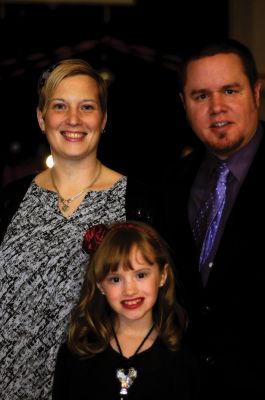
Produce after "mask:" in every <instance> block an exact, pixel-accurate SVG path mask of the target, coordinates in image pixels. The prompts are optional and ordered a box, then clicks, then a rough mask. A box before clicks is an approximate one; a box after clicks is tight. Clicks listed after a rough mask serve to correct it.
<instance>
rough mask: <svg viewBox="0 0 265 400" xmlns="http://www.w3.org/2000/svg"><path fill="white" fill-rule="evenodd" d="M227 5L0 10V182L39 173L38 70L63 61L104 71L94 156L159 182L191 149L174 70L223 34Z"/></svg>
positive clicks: (147, 2)
mask: <svg viewBox="0 0 265 400" xmlns="http://www.w3.org/2000/svg"><path fill="white" fill-rule="evenodd" d="M228 20H229V15H228V0H227V1H224V0H222V1H221V2H218V4H216V2H214V1H196V2H193V1H182V2H180V1H175V0H163V1H157V0H138V1H137V0H136V1H135V5H133V6H118V5H116V6H103V5H89V4H87V5H79V4H68V5H66V4H56V2H55V3H53V4H50V5H48V4H38V5H36V4H35V5H34V4H31V3H25V4H21V3H20V4H10V3H7V4H5V3H4V5H2V8H1V19H0V37H1V39H0V43H1V47H0V50H1V51H0V89H1V98H2V102H1V103H2V105H1V138H2V143H1V165H0V167H1V169H0V173H1V184H4V183H6V182H7V181H10V180H13V179H15V178H17V177H18V176H20V175H25V174H26V173H28V172H31V170H32V169H33V170H38V169H40V168H42V165H41V162H42V158H43V156H44V154H46V153H47V152H48V148H47V144H46V142H45V137H44V136H43V135H41V132H40V130H39V128H38V125H37V120H36V116H35V109H36V101H37V98H36V85H37V80H38V77H39V75H40V74H41V72H42V70H43V69H44V68H45V67H47V66H49V65H50V64H52V63H54V62H56V61H58V60H60V59H62V58H68V57H69V58H70V57H79V58H84V59H85V60H87V61H88V62H90V63H91V64H92V65H93V66H94V67H95V68H96V69H98V70H102V69H108V71H109V72H110V73H111V74H112V76H113V80H112V82H111V84H110V87H109V107H108V110H109V111H108V123H107V127H106V133H105V134H104V135H103V137H102V142H101V145H100V149H99V158H100V159H101V161H102V162H103V163H106V164H107V165H108V166H110V167H112V168H114V169H116V170H119V171H121V172H123V173H125V174H133V175H135V176H137V177H140V178H141V179H144V180H145V179H149V180H151V181H153V182H154V183H157V184H159V185H160V184H161V183H162V182H161V181H162V180H163V173H162V171H163V170H164V168H165V167H166V165H167V164H168V165H169V164H170V162H171V160H172V158H175V157H180V154H181V151H182V148H183V147H184V146H186V145H195V144H196V139H195V137H194V135H193V134H192V132H191V131H190V129H189V127H188V125H187V122H186V119H185V114H184V111H183V109H182V105H181V103H180V100H179V98H178V94H177V66H178V64H179V61H180V59H181V56H182V55H183V54H184V52H186V51H187V50H188V49H189V48H190V47H191V46H194V45H195V44H197V42H198V41H202V40H204V39H209V38H213V37H216V38H220V37H226V36H227V35H228Z"/></svg>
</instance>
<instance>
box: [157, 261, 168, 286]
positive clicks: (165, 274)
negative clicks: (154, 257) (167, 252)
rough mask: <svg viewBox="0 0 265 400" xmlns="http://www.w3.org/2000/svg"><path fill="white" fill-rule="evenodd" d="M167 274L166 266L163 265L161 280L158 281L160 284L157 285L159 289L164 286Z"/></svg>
mask: <svg viewBox="0 0 265 400" xmlns="http://www.w3.org/2000/svg"><path fill="white" fill-rule="evenodd" d="M167 273H168V264H165V266H164V270H163V272H162V273H161V279H160V284H159V286H160V287H162V286H164V284H165V283H166V280H167Z"/></svg>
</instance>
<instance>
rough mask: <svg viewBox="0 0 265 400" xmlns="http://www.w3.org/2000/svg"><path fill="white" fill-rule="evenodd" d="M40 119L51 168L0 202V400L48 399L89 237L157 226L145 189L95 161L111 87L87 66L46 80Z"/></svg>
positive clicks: (66, 67)
mask: <svg viewBox="0 0 265 400" xmlns="http://www.w3.org/2000/svg"><path fill="white" fill-rule="evenodd" d="M38 93H39V102H38V107H37V118H38V122H39V126H40V128H41V130H42V132H43V133H44V134H45V135H46V137H47V140H48V142H49V145H50V149H51V154H52V157H53V160H54V166H53V168H51V169H46V170H45V171H43V172H41V173H40V174H38V175H37V176H35V177H29V178H26V179H22V180H20V181H18V182H15V183H13V184H11V185H9V186H8V187H7V188H5V189H4V190H3V191H2V193H1V196H0V197H1V212H2V216H1V224H0V230H1V232H2V237H3V241H2V244H1V247H0V281H1V288H0V302H1V308H2V309H1V313H0V326H1V335H0V365H1V366H0V376H1V383H0V391H1V398H2V400H5V399H11V398H12V399H15V398H25V399H27V400H31V399H38V400H40V399H45V400H47V399H49V398H50V397H51V387H52V374H53V370H54V365H55V356H56V353H57V350H58V347H59V345H60V343H61V341H62V339H63V338H64V335H65V330H66V326H67V323H68V319H69V314H70V311H71V309H72V307H73V305H74V304H75V302H76V300H77V298H78V295H79V290H80V286H81V283H82V279H83V275H84V267H85V265H86V263H87V261H88V255H87V254H86V253H85V252H84V251H83V250H82V245H83V237H84V234H85V231H86V229H88V228H89V227H91V226H92V225H94V224H98V223H110V222H114V221H121V220H125V219H127V218H131V217H133V218H135V217H137V215H138V217H139V218H140V219H141V218H142V219H145V218H147V220H149V221H150V220H152V221H154V220H153V215H154V212H153V211H154V210H153V209H152V206H151V203H150V202H149V195H148V193H150V192H149V191H148V190H147V189H146V188H145V186H144V185H140V184H138V183H136V182H133V181H131V180H130V179H128V178H127V177H126V176H123V175H122V174H120V173H118V172H116V171H113V170H111V169H109V168H107V167H106V166H105V165H102V163H101V162H100V161H99V160H98V158H97V149H98V144H99V141H100V137H101V135H102V133H103V131H104V129H105V125H106V122H107V87H106V83H105V81H104V80H103V79H102V78H101V76H100V75H99V74H98V73H97V72H96V71H95V70H94V69H93V68H92V67H91V66H90V65H89V64H88V63H87V62H85V61H83V60H79V59H69V60H64V61H61V62H58V63H57V64H56V65H54V66H53V67H51V68H49V69H48V70H47V71H45V72H44V73H43V74H42V76H41V78H40V80H39V86H38Z"/></svg>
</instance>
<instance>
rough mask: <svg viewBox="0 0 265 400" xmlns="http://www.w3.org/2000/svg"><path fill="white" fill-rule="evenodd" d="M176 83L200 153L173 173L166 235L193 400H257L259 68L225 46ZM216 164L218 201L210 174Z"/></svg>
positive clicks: (261, 362) (262, 167) (263, 373)
mask: <svg viewBox="0 0 265 400" xmlns="http://www.w3.org/2000/svg"><path fill="white" fill-rule="evenodd" d="M179 80H180V96H181V99H182V102H183V105H184V108H185V110H186V114H187V119H188V121H189V123H190V125H191V127H192V129H193V131H194V132H195V134H196V135H197V137H198V138H199V139H200V142H201V144H202V146H199V147H200V148H198V149H195V150H194V151H193V152H192V153H191V154H189V155H188V156H186V157H184V158H183V159H182V160H180V164H179V165H178V167H177V168H173V173H172V174H171V175H170V178H169V180H168V183H167V190H168V193H167V196H166V212H167V227H168V241H169V242H170V243H171V246H172V248H173V250H174V253H175V258H176V260H175V261H176V265H177V267H178V270H179V274H180V277H181V279H182V282H183V287H184V290H185V296H186V306H187V308H188V310H189V313H190V327H189V330H188V334H187V341H189V343H190V344H191V345H192V346H193V348H194V349H195V351H196V352H197V353H198V355H199V357H200V360H201V372H202V392H201V399H204V400H206V399H210V398H211V399H214V400H217V399H224V398H225V396H227V397H228V396H233V398H234V399H240V398H241V396H243V395H244V396H248V398H250V399H261V398H265V396H264V395H265V350H264V342H265V330H264V321H263V315H264V309H265V261H264V233H263V229H264V227H265V180H264V179H265V138H264V128H265V125H264V123H263V122H262V121H259V117H258V107H259V101H260V87H261V84H260V81H259V79H258V74H257V68H256V65H255V61H254V59H253V56H252V54H251V53H250V51H249V49H247V48H246V47H245V46H244V45H243V44H241V43H239V42H237V41H235V40H226V41H223V42H222V43H214V44H210V45H209V44H208V45H206V46H204V47H202V48H200V49H199V50H198V51H197V52H195V53H194V54H192V55H190V56H189V57H187V58H186V59H185V60H184V62H183V65H182V68H181V71H180V79H179ZM221 164H222V168H223V166H225V168H226V169H227V173H226V178H225V181H223V182H222V184H221V188H222V191H223V194H224V197H222V195H221V194H220V191H219V189H220V185H219V184H218V185H219V186H218V185H217V182H218V178H217V177H216V175H215V170H216V168H217V166H218V165H221ZM219 183H220V182H219ZM213 187H215V192H211V190H212V188H213ZM210 192H211V202H210V203H208V198H209V197H210V196H209V193H210ZM216 194H218V196H219V198H218V199H219V200H221V201H222V207H221V208H220V209H219V211H218V213H217V214H216V216H214V215H215V214H214V213H213V211H211V217H209V216H208V218H210V219H208V220H205V221H204V223H206V224H208V225H207V226H206V228H207V229H208V230H206V231H205V230H203V228H201V226H202V225H201V222H200V219H199V218H200V216H201V215H204V216H205V215H206V214H207V212H208V211H209V209H211V210H212V209H213V208H212V205H213V199H214V198H215V196H216ZM221 197H222V198H221ZM205 203H206V205H207V207H208V211H207V210H206V211H205ZM218 207H219V206H218ZM215 208H217V206H216V205H215ZM217 215H218V218H219V217H220V218H219V221H218V220H217V219H215V218H217ZM214 219H215V221H214ZM207 221H208V222H207ZM211 221H212V222H214V223H213V224H212V222H211ZM206 228H205V229H206ZM198 231H199V234H198ZM209 233H210V234H209ZM199 236H201V237H200V238H199ZM206 250H207V251H206ZM205 252H206V257H204V256H205Z"/></svg>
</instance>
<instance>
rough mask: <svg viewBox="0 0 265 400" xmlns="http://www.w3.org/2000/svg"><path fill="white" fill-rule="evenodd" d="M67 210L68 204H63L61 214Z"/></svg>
mask: <svg viewBox="0 0 265 400" xmlns="http://www.w3.org/2000/svg"><path fill="white" fill-rule="evenodd" d="M68 208H69V206H68V204H65V203H63V205H62V210H63V212H66V211H68Z"/></svg>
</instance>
